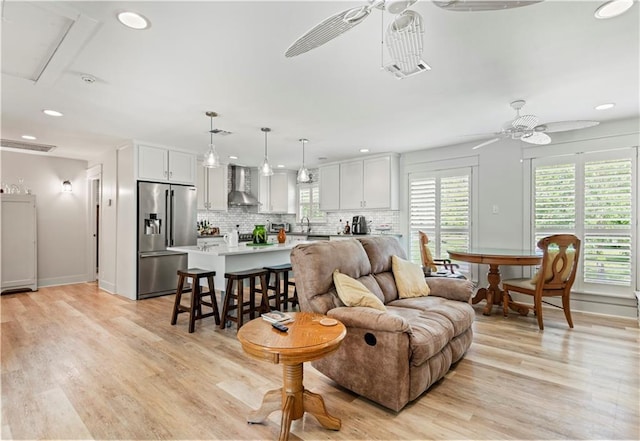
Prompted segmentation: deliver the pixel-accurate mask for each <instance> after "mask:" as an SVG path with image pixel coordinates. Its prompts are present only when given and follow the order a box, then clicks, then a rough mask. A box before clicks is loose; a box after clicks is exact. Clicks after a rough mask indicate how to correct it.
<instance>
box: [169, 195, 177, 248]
mask: <svg viewBox="0 0 640 441" xmlns="http://www.w3.org/2000/svg"><path fill="white" fill-rule="evenodd" d="M169 191H170V192H171V199H170V204H171V205H170V206H169V217H170V219H171V226H170V228H171V232H170V234H169V245H170V246H173V243H174V236H173V233H174V232H173V224H174V223H175V222H174V221H175V215H176V214H175V213H174V212H173V207H174V205H175V203H174V200H175V194H174V193H173V189H171V190H169Z"/></svg>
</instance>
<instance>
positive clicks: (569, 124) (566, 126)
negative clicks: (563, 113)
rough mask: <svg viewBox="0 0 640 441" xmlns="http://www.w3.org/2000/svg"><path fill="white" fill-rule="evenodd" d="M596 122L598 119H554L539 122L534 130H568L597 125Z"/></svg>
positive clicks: (548, 131)
mask: <svg viewBox="0 0 640 441" xmlns="http://www.w3.org/2000/svg"><path fill="white" fill-rule="evenodd" d="M598 124H600V122H599V121H586V120H576V121H555V122H550V123H545V124H540V125H539V126H536V127H535V128H534V130H535V131H536V132H546V133H554V132H568V131H569V130H578V129H586V128H587V127H593V126H597V125H598Z"/></svg>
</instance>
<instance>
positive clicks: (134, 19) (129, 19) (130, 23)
mask: <svg viewBox="0 0 640 441" xmlns="http://www.w3.org/2000/svg"><path fill="white" fill-rule="evenodd" d="M118 21H119V22H120V23H122V24H123V25H125V26H126V27H128V28H131V29H137V30H142V29H147V28H149V27H150V26H151V23H150V22H149V20H147V19H146V18H145V17H143V16H142V15H140V14H138V13H136V12H131V11H123V12H120V13H118Z"/></svg>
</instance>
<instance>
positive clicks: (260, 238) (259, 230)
mask: <svg viewBox="0 0 640 441" xmlns="http://www.w3.org/2000/svg"><path fill="white" fill-rule="evenodd" d="M267 238H268V235H267V229H266V228H265V227H264V225H256V226H255V228H254V229H253V243H254V244H255V245H261V244H265V243H267Z"/></svg>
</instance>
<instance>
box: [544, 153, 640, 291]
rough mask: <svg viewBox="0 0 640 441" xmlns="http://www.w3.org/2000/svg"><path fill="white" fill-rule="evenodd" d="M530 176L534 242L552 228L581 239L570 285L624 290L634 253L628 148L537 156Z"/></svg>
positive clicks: (629, 281) (634, 180)
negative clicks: (578, 261) (578, 257)
mask: <svg viewBox="0 0 640 441" xmlns="http://www.w3.org/2000/svg"><path fill="white" fill-rule="evenodd" d="M533 177H534V184H533V187H534V194H535V196H534V203H533V212H534V218H535V219H534V230H535V241H537V240H539V239H540V238H542V237H544V236H548V235H550V234H557V233H572V234H575V235H577V236H578V237H580V239H581V240H582V251H581V258H580V260H581V265H580V267H579V271H578V275H577V277H576V283H575V285H574V287H575V289H578V290H588V291H595V292H601V293H603V294H606V293H610V294H611V293H623V292H628V293H630V292H631V291H632V290H633V289H632V287H633V286H634V284H635V280H634V274H633V268H634V263H635V261H634V255H635V254H637V250H635V249H634V244H635V243H636V238H635V237H634V226H635V223H636V221H637V219H636V218H637V213H636V210H635V208H634V204H633V195H634V192H635V191H637V189H636V188H635V186H637V172H636V168H635V157H634V153H633V150H622V151H615V152H606V153H584V154H578V155H572V156H564V157H558V158H545V159H538V160H535V161H534V173H533ZM635 258H637V257H635Z"/></svg>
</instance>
